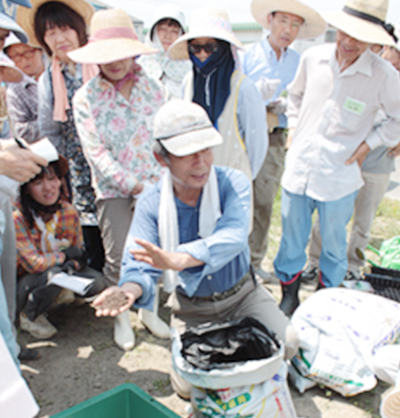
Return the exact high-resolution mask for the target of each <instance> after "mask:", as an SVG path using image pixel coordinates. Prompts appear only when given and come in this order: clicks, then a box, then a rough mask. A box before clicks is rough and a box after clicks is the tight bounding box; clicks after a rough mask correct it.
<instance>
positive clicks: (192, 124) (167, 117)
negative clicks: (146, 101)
mask: <svg viewBox="0 0 400 418" xmlns="http://www.w3.org/2000/svg"><path fill="white" fill-rule="evenodd" d="M153 136H154V139H155V140H157V141H159V142H160V143H161V145H162V146H163V147H164V148H165V149H166V150H167V151H168V152H169V153H170V154H172V155H175V156H177V157H184V156H186V155H190V154H194V153H196V152H199V151H202V150H204V149H207V148H210V147H215V146H216V145H220V144H222V142H223V139H222V136H221V135H220V133H219V132H218V131H217V130H216V129H215V128H214V127H213V125H212V123H211V121H210V119H209V117H208V115H207V113H206V111H205V110H204V109H203V108H202V107H201V106H199V105H198V104H196V103H193V102H188V101H184V100H180V99H174V100H170V101H169V102H167V103H165V104H164V105H163V106H161V108H160V110H159V111H158V112H157V113H156V115H155V118H154V128H153Z"/></svg>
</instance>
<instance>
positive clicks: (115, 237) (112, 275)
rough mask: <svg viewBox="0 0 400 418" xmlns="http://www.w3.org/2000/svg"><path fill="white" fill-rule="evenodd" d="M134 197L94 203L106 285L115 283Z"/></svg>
mask: <svg viewBox="0 0 400 418" xmlns="http://www.w3.org/2000/svg"><path fill="white" fill-rule="evenodd" d="M135 202H136V199H134V198H133V197H123V198H122V197H121V198H114V199H104V200H99V201H98V202H97V203H96V206H97V216H98V220H99V228H100V231H101V238H102V240H103V247H104V256H105V263H104V268H103V274H104V277H105V281H106V284H107V286H113V285H117V284H118V282H119V270H120V267H121V260H122V253H123V250H124V245H125V239H126V236H127V235H128V231H129V227H130V225H131V221H132V216H133V210H134V208H135Z"/></svg>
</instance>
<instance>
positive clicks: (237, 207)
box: [119, 167, 251, 310]
mask: <svg viewBox="0 0 400 418" xmlns="http://www.w3.org/2000/svg"><path fill="white" fill-rule="evenodd" d="M215 169H216V174H217V179H218V190H219V196H220V205H221V212H222V216H221V217H220V218H219V220H218V222H217V225H216V228H215V230H214V232H213V233H212V234H211V235H210V236H208V237H206V238H200V237H199V235H198V231H199V207H200V201H201V196H200V198H199V201H198V202H197V205H196V207H192V206H188V205H186V204H185V203H183V202H182V201H180V200H179V199H177V198H175V202H176V207H177V213H178V224H179V243H180V244H179V246H178V248H177V250H176V251H177V252H183V253H188V254H190V255H191V256H192V257H194V258H196V259H198V260H201V261H203V262H204V263H205V264H204V265H202V266H199V267H194V268H189V269H185V270H183V271H181V272H179V274H178V277H179V286H178V291H180V292H183V293H185V294H187V295H188V296H189V297H192V296H209V295H212V294H213V293H219V292H223V291H225V290H228V289H230V288H231V287H233V286H234V285H235V284H236V283H237V282H238V281H239V280H240V279H241V278H242V277H243V276H244V275H245V274H246V273H247V272H248V271H249V267H250V252H249V246H248V230H249V217H250V205H251V187H250V183H249V181H248V180H247V178H246V176H245V175H244V174H243V173H242V172H239V171H237V170H234V169H231V168H228V167H215ZM161 182H162V180H161V181H160V182H158V183H157V184H155V185H154V186H152V187H151V188H150V189H149V190H148V191H147V192H146V193H145V194H144V195H143V196H141V197H140V198H139V200H138V202H137V204H136V207H135V213H134V217H133V220H132V224H131V227H130V230H129V233H128V236H127V239H126V243H125V249H124V255H123V260H122V265H121V279H120V282H119V285H122V284H123V283H125V282H134V283H138V284H139V285H140V286H141V287H142V290H143V294H142V296H141V297H140V299H138V301H137V302H136V303H135V305H134V306H135V307H141V308H146V309H149V310H152V309H153V302H154V294H155V283H156V282H157V280H158V278H159V277H160V275H161V273H162V271H161V270H160V269H156V268H154V267H152V266H151V265H149V264H147V263H144V262H139V261H137V260H135V258H134V257H133V256H132V255H131V254H130V252H129V250H130V249H132V248H138V247H139V245H138V244H136V242H135V241H134V238H141V239H144V240H147V241H150V242H152V243H153V244H155V245H158V246H160V240H159V233H158V211H159V204H160V192H161Z"/></svg>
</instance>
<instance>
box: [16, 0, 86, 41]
mask: <svg viewBox="0 0 400 418" xmlns="http://www.w3.org/2000/svg"><path fill="white" fill-rule="evenodd" d="M30 1H31V3H32V8H31V9H28V8H26V7H22V6H18V7H17V13H16V16H15V20H16V22H17V23H18V24H19V25H20V26H21V27H22V29H24V31H25V32H26V33H27V34H28V38H29V42H30V43H31V44H33V45H40V43H39V41H38V40H37V38H36V35H35V29H34V22H35V15H36V12H37V10H38V8H39V7H40V6H42V5H43V4H45V3H49V2H50V1H53V0H30ZM54 1H56V2H59V3H63V4H65V5H66V6H68V7H70V8H71V9H72V10H74V11H75V12H76V13H78V14H79V15H80V16H82V17H83V20H84V21H85V23H86V25H89V24H90V19H91V18H92V16H93V14H94V8H93V6H92V5H91V4H89V3H87V2H86V1H84V0H54Z"/></svg>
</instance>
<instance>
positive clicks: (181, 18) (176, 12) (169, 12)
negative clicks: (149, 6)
mask: <svg viewBox="0 0 400 418" xmlns="http://www.w3.org/2000/svg"><path fill="white" fill-rule="evenodd" d="M163 19H173V20H176V21H177V22H178V23H179V24H180V25H181V28H182V31H183V33H185V15H184V14H183V12H182V10H180V9H179V7H177V6H175V5H174V4H171V3H165V4H162V5H161V6H160V7H157V9H156V11H155V12H154V15H153V18H152V20H151V24H150V31H149V32H150V33H151V32H152V30H153V29H154V27H155V26H156V25H157V23H158V22H159V21H160V20H163Z"/></svg>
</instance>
